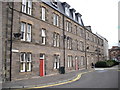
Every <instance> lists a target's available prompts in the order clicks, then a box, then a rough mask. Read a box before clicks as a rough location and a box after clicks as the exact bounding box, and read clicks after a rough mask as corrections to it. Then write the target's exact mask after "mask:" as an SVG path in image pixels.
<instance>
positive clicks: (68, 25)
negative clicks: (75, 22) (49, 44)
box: [66, 21, 72, 32]
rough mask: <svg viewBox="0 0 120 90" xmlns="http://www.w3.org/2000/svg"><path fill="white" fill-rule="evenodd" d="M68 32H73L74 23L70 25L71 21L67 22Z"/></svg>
mask: <svg viewBox="0 0 120 90" xmlns="http://www.w3.org/2000/svg"><path fill="white" fill-rule="evenodd" d="M66 30H67V31H68V32H72V23H70V22H69V21H66Z"/></svg>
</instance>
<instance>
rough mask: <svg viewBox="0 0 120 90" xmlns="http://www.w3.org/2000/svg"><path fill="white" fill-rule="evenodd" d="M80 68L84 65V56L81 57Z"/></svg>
mask: <svg viewBox="0 0 120 90" xmlns="http://www.w3.org/2000/svg"><path fill="white" fill-rule="evenodd" d="M80 65H81V66H82V65H85V62H84V56H81V64H80Z"/></svg>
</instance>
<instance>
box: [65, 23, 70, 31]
mask: <svg viewBox="0 0 120 90" xmlns="http://www.w3.org/2000/svg"><path fill="white" fill-rule="evenodd" d="M66 30H67V31H69V22H68V21H66Z"/></svg>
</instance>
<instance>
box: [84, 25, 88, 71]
mask: <svg viewBox="0 0 120 90" xmlns="http://www.w3.org/2000/svg"><path fill="white" fill-rule="evenodd" d="M83 28H84V30H85V61H86V69H87V50H86V49H87V48H86V28H85V26H84V25H83Z"/></svg>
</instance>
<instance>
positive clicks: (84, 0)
mask: <svg viewBox="0 0 120 90" xmlns="http://www.w3.org/2000/svg"><path fill="white" fill-rule="evenodd" d="M60 1H61V2H67V3H68V4H69V5H70V6H71V8H74V9H75V10H76V12H79V13H80V14H82V20H83V22H84V25H85V26H91V28H92V32H93V33H96V32H97V33H98V34H100V35H101V36H103V37H104V38H106V39H107V40H108V44H109V48H111V47H112V46H118V1H120V0H60Z"/></svg>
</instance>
